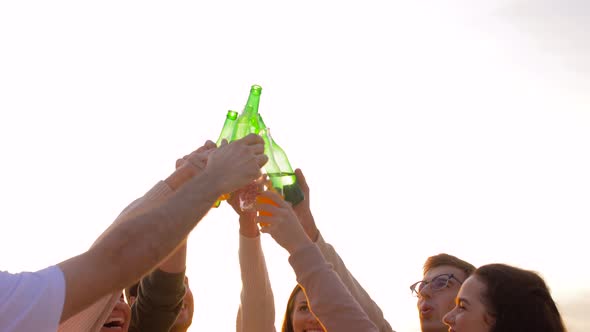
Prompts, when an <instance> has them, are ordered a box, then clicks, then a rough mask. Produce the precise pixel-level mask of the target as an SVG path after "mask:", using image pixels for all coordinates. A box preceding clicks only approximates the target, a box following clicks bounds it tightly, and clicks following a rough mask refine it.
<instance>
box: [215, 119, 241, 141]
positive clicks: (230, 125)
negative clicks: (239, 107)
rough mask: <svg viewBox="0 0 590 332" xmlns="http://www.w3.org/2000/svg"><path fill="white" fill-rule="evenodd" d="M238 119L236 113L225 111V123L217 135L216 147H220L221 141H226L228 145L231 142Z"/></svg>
mask: <svg viewBox="0 0 590 332" xmlns="http://www.w3.org/2000/svg"><path fill="white" fill-rule="evenodd" d="M237 118H238V112H236V111H232V110H229V111H227V115H226V116H225V123H223V128H222V129H221V133H220V134H219V138H218V139H217V142H215V144H217V146H220V145H221V141H222V140H223V139H226V140H227V142H228V143H229V142H230V141H231V140H232V136H233V135H234V128H235V127H236V119H237Z"/></svg>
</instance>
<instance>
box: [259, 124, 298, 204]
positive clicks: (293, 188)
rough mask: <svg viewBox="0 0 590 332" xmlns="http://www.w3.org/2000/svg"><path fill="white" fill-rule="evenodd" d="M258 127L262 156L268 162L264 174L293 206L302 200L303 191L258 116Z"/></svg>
mask: <svg viewBox="0 0 590 332" xmlns="http://www.w3.org/2000/svg"><path fill="white" fill-rule="evenodd" d="M258 123H259V125H260V128H261V129H260V136H262V139H264V154H265V155H266V156H267V157H268V162H267V163H266V165H264V169H265V171H266V174H267V175H268V177H269V178H270V181H271V182H272V186H273V187H274V188H275V189H276V190H277V191H278V192H279V193H282V194H283V197H284V198H285V200H286V201H288V202H291V204H293V205H297V203H299V202H301V201H302V200H303V198H304V194H303V191H302V190H301V187H300V186H299V184H298V183H297V177H296V176H295V172H293V168H292V167H291V164H290V163H289V159H288V158H287V154H286V153H285V150H283V149H282V148H281V147H280V146H279V145H278V144H277V142H275V141H274V139H273V138H272V136H271V135H270V129H269V128H267V127H266V125H265V124H264V121H262V116H260V115H258Z"/></svg>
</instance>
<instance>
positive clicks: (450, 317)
mask: <svg viewBox="0 0 590 332" xmlns="http://www.w3.org/2000/svg"><path fill="white" fill-rule="evenodd" d="M456 309H457V307H455V308H453V310H451V311H449V312H447V314H446V315H444V316H443V319H442V320H443V323H445V325H447V326H449V327H450V326H452V325H453V324H454V323H455V310H456Z"/></svg>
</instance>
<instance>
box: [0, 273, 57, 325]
mask: <svg viewBox="0 0 590 332" xmlns="http://www.w3.org/2000/svg"><path fill="white" fill-rule="evenodd" d="M64 299H65V279H64V275H63V273H62V271H61V270H60V269H59V268H58V267H57V266H51V267H48V268H46V269H44V270H41V271H38V272H22V273H16V274H13V273H8V272H4V271H2V272H0V331H6V332H31V331H36V332H37V331H38V332H45V331H47V332H55V331H57V327H58V325H59V320H60V318H61V313H62V310H63V305H64Z"/></svg>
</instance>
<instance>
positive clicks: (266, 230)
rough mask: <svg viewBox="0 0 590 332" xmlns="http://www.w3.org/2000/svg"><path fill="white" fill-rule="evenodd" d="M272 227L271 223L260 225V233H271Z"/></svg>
mask: <svg viewBox="0 0 590 332" xmlns="http://www.w3.org/2000/svg"><path fill="white" fill-rule="evenodd" d="M271 228H272V227H271V226H269V225H264V226H261V227H260V233H265V234H271V232H272V229H271Z"/></svg>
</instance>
